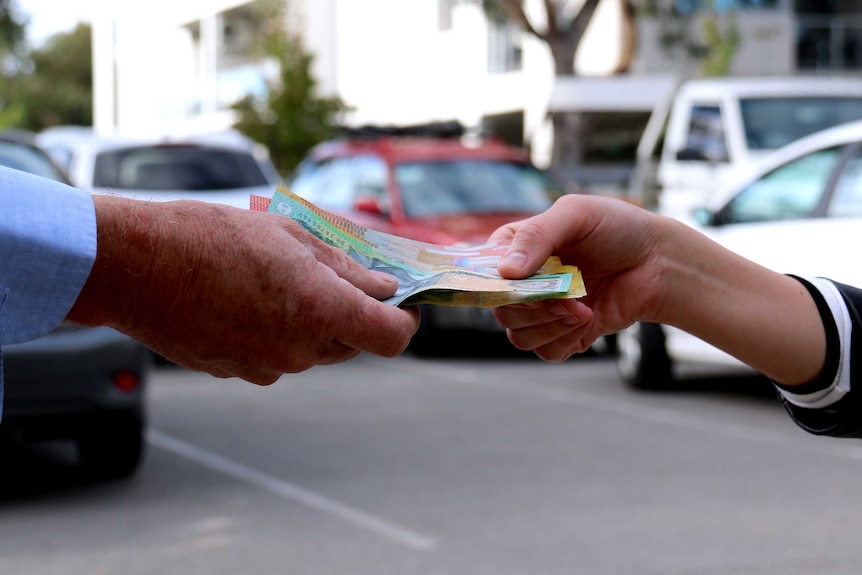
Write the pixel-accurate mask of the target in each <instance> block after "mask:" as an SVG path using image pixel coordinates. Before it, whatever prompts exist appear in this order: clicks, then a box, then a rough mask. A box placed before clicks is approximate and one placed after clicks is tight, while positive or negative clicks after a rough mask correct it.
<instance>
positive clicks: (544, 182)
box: [395, 160, 562, 218]
mask: <svg viewBox="0 0 862 575" xmlns="http://www.w3.org/2000/svg"><path fill="white" fill-rule="evenodd" d="M395 180H396V182H397V183H398V187H399V189H400V190H401V201H402V204H403V208H404V213H405V214H406V215H407V216H408V217H413V218H418V217H429V216H438V215H457V214H483V213H484V214H492V213H537V212H541V211H544V210H545V209H547V208H548V207H550V205H551V203H553V201H554V200H555V199H556V198H557V197H559V196H560V195H561V194H562V190H561V188H560V186H559V185H557V184H556V182H554V181H553V180H552V179H551V178H549V177H548V176H547V175H546V174H544V173H543V172H541V171H540V170H538V169H536V168H535V167H533V166H531V165H529V164H521V163H516V162H503V161H493V160H452V161H433V162H425V161H417V162H408V163H402V164H398V165H397V166H396V167H395Z"/></svg>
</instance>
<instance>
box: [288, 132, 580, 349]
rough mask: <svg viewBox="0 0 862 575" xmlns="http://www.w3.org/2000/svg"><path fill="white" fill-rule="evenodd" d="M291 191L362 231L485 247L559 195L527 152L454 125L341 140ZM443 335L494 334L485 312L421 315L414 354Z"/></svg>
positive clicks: (306, 168)
mask: <svg viewBox="0 0 862 575" xmlns="http://www.w3.org/2000/svg"><path fill="white" fill-rule="evenodd" d="M288 185H289V187H290V189H291V190H292V191H293V192H294V193H295V194H297V195H299V196H302V197H304V198H306V199H308V200H310V201H311V202H313V203H314V204H316V205H318V206H320V207H322V208H324V209H327V210H329V211H332V212H335V213H339V214H341V215H344V216H346V217H348V218H349V219H351V220H353V221H355V222H357V223H359V224H361V225H364V226H366V227H368V228H371V229H375V230H380V231H383V232H386V233H390V234H394V235H398V236H403V237H408V238H412V239H416V240H420V241H425V242H431V243H435V244H444V245H453V244H477V243H481V242H484V241H485V240H487V238H488V235H489V234H490V233H491V232H493V231H494V230H495V229H497V228H498V227H499V226H500V225H502V224H504V223H507V222H511V221H513V220H518V219H522V218H525V217H528V216H531V215H534V214H536V213H539V212H542V211H544V210H545V209H547V208H548V207H549V206H550V205H551V204H552V203H553V201H554V200H555V199H556V198H558V197H559V196H560V195H562V194H563V193H564V189H563V186H562V185H561V184H560V183H558V182H557V181H555V180H554V179H552V178H551V177H549V176H548V175H547V174H546V173H544V172H543V171H541V170H539V169H538V168H536V167H535V166H534V165H533V164H532V163H531V162H530V160H529V157H528V155H527V153H526V152H525V151H524V150H522V149H520V148H515V147H512V146H510V145H507V144H505V143H503V142H501V141H499V140H496V139H476V138H468V137H466V136H465V134H464V130H463V128H461V126H460V125H458V124H452V123H443V124H436V125H431V126H421V127H412V128H387V127H382V128H373V127H366V128H360V129H356V130H353V131H350V132H347V133H346V134H345V136H344V137H342V138H340V139H336V140H332V141H329V142H325V143H322V144H320V145H318V146H316V147H315V148H313V149H312V150H311V151H310V152H309V154H308V156H307V157H306V159H305V160H304V161H303V162H302V164H301V165H300V166H299V167H298V168H297V170H296V172H295V174H294V175H293V177H292V178H291V179H290V180H289V181H288ZM440 329H468V330H470V329H479V330H483V331H497V330H499V327H498V326H497V323H496V321H495V320H494V319H493V317H492V316H491V314H490V313H489V312H488V311H487V310H477V309H474V308H465V307H446V308H443V307H439V306H435V307H433V308H432V307H430V306H426V307H424V308H423V309H422V328H421V331H420V333H419V334H417V336H416V337H415V338H414V344H413V346H412V347H413V349H414V350H415V351H417V352H418V351H427V352H430V351H433V350H435V349H436V348H437V347H438V343H439V341H440V339H439V338H438V337H437V332H438V331H439V330H440Z"/></svg>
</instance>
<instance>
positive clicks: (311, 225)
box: [252, 186, 586, 307]
mask: <svg viewBox="0 0 862 575" xmlns="http://www.w3.org/2000/svg"><path fill="white" fill-rule="evenodd" d="M267 201H268V202H269V207H268V211H270V212H274V213H278V214H281V215H284V216H287V217H290V218H292V219H293V220H295V221H296V222H298V223H300V224H301V225H302V226H303V227H304V228H305V229H306V230H308V231H309V232H311V233H312V234H313V235H314V236H316V237H318V238H320V239H321V240H323V241H324V242H326V243H328V244H330V245H332V246H335V247H337V248H339V249H341V250H343V251H344V252H346V253H347V254H349V255H350V257H352V258H353V259H354V260H356V261H358V262H359V263H361V264H362V265H364V266H365V267H367V268H369V269H372V270H377V271H382V272H386V273H389V274H391V275H393V276H395V277H397V278H398V286H399V287H398V291H397V292H396V293H395V295H394V296H393V297H392V298H390V299H388V300H386V301H387V303H391V304H392V305H415V304H438V305H466V306H476V307H497V306H501V305H507V304H512V303H522V302H529V301H537V300H542V299H551V298H555V299H564V298H577V297H582V296H584V295H586V289H585V287H584V282H583V279H582V277H581V274H580V271H579V270H578V268H576V267H575V266H566V265H563V264H562V263H561V262H560V260H559V259H558V258H553V257H552V258H550V259H548V261H546V262H545V264H544V265H543V266H542V268H541V269H540V270H538V272H537V273H536V274H534V275H532V276H530V277H528V278H525V279H521V280H509V279H505V278H503V277H501V276H500V275H499V274H498V273H497V264H498V263H499V261H500V258H501V257H502V256H503V254H505V253H506V250H507V246H502V245H497V244H493V243H487V244H483V245H474V246H442V245H437V244H429V243H426V242H419V241H416V240H411V239H408V238H403V237H399V236H394V235H391V234H386V233H383V232H378V231H376V230H371V229H368V228H366V227H364V226H360V225H359V224H357V223H355V222H353V221H351V220H349V219H347V218H345V217H342V216H339V215H337V214H333V213H331V212H328V211H326V210H323V209H321V208H319V207H318V206H315V205H314V204H312V203H311V202H308V201H307V200H305V199H303V198H300V197H299V196H297V195H296V194H294V193H293V192H291V191H290V190H288V189H287V188H285V187H283V186H279V188H278V189H277V190H276V191H275V194H274V195H273V197H272V199H271V200H269V199H267ZM252 207H253V209H260V208H261V207H262V201H260V200H257V201H255V198H252Z"/></svg>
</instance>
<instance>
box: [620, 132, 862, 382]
mask: <svg viewBox="0 0 862 575" xmlns="http://www.w3.org/2000/svg"><path fill="white" fill-rule="evenodd" d="M689 223H690V224H691V225H693V226H695V227H696V228H697V229H699V230H700V231H702V232H703V233H704V234H706V235H707V236H709V237H711V238H712V239H714V240H715V241H717V242H718V243H719V244H721V245H723V246H725V247H727V248H728V249H730V250H732V251H734V252H736V253H739V254H741V255H742V256H745V257H746V258H748V259H750V260H752V261H755V262H757V263H760V264H762V265H764V266H766V267H768V268H771V269H773V270H775V271H777V272H781V273H792V274H794V275H799V276H822V277H827V278H830V279H833V280H835V281H839V282H842V283H847V284H850V285H856V286H862V265H860V264H859V263H858V261H857V258H855V257H853V255H852V254H853V253H854V250H855V249H856V247H857V246H859V245H862V122H854V123H850V124H845V125H842V126H839V127H836V128H832V129H829V130H826V131H823V132H819V133H817V134H814V135H811V136H808V137H806V138H803V139H801V140H798V141H796V142H794V143H792V144H790V145H788V146H786V147H784V148H781V149H780V150H778V151H776V152H775V153H774V154H772V155H771V156H769V157H768V158H766V159H765V160H764V161H763V163H762V164H761V165H760V167H759V168H758V169H757V170H756V171H755V172H754V173H753V174H751V175H748V176H747V177H745V178H743V179H742V180H741V181H740V182H739V183H738V184H737V185H734V186H732V187H730V188H729V189H728V190H727V191H725V192H724V193H723V194H722V195H721V196H719V197H716V198H715V199H714V201H713V202H712V203H711V204H710V205H708V206H705V207H703V208H700V209H698V210H696V211H695V213H694V219H693V220H691V221H690V222H689ZM848 250H849V251H848ZM848 254H850V255H848ZM727 273H728V274H731V275H732V274H733V270H732V269H731V270H727ZM740 329H745V326H744V325H743V326H740ZM617 343H618V355H617V363H618V367H619V373H620V376H621V378H622V379H623V380H624V381H625V382H626V383H628V384H630V385H632V386H635V387H640V388H659V387H665V386H667V385H668V384H669V383H671V382H672V381H673V379H674V377H679V376H680V375H681V373H682V372H681V371H680V370H679V368H680V367H696V368H698V373H709V374H713V375H719V374H727V373H748V374H751V373H753V372H752V371H751V370H750V369H749V368H747V367H745V366H743V364H741V363H740V362H739V361H738V360H736V359H734V358H732V357H731V356H729V355H728V354H726V353H724V352H722V351H720V350H718V349H717V348H715V347H713V346H711V345H709V344H707V343H705V342H703V341H702V340H700V339H698V338H695V337H693V336H691V335H689V334H687V333H685V332H683V331H681V330H679V329H675V328H672V327H669V326H665V325H658V324H647V323H639V324H635V325H634V326H632V327H630V328H629V329H626V330H624V331H622V332H620V333H619V334H618V338H617Z"/></svg>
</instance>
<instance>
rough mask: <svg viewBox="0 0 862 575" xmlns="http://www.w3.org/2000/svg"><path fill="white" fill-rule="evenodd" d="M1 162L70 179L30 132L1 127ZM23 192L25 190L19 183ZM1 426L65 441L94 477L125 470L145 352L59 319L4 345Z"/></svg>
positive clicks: (133, 446)
mask: <svg viewBox="0 0 862 575" xmlns="http://www.w3.org/2000/svg"><path fill="white" fill-rule="evenodd" d="M0 165H3V166H7V167H10V168H14V169H18V170H23V171H26V172H30V173H32V174H36V175H38V176H41V177H46V178H50V179H53V180H57V181H60V182H63V183H69V182H68V180H67V179H66V177H65V175H64V174H63V172H62V171H61V170H60V169H59V168H58V166H57V165H56V164H55V163H54V162H53V161H52V160H51V159H50V158H49V157H48V156H47V155H46V154H45V152H44V151H42V150H41V149H40V148H38V147H37V146H36V145H35V144H34V139H33V137H32V135H31V134H26V133H23V132H6V133H2V134H0ZM21 193H26V190H21ZM3 364H4V365H3V367H4V374H5V377H4V380H5V397H4V400H3V419H2V422H0V433H3V434H4V435H6V436H12V437H14V438H18V439H20V440H23V441H40V440H47V439H62V440H72V441H74V442H75V444H76V446H77V451H78V456H79V463H80V466H81V468H82V469H83V470H84V472H85V473H87V474H88V475H90V476H92V477H94V478H98V479H118V478H122V477H127V476H129V475H131V474H132V473H134V471H135V470H136V469H137V468H138V466H139V463H140V461H141V458H142V455H143V452H144V427H145V424H146V405H145V390H146V382H147V377H148V374H149V369H150V366H151V364H152V354H151V352H150V351H149V350H148V349H147V348H146V347H144V346H143V345H142V344H140V343H138V342H136V341H135V340H133V339H131V338H129V337H127V336H125V335H123V334H121V333H119V332H117V331H115V330H113V329H110V328H107V327H99V328H86V327H80V326H74V325H71V324H62V325H60V326H59V327H57V328H56V329H54V330H53V331H52V332H50V333H48V334H47V335H45V336H43V337H41V338H38V339H36V340H33V341H30V342H26V343H21V344H15V345H7V346H4V347H3Z"/></svg>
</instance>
